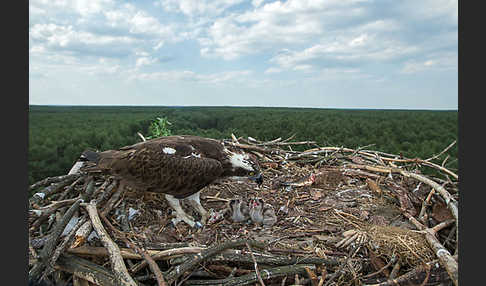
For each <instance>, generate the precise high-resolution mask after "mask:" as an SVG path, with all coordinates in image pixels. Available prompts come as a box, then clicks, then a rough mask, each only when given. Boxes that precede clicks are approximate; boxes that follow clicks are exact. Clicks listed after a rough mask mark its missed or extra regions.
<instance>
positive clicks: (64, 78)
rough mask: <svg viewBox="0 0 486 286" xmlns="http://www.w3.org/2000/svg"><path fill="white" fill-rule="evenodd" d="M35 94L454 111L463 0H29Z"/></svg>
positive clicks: (48, 98) (32, 100) (70, 99)
mask: <svg viewBox="0 0 486 286" xmlns="http://www.w3.org/2000/svg"><path fill="white" fill-rule="evenodd" d="M29 104H42V105H44V104H46V105H54V104H55V105H57V104H59V105H162V106H285V107H318V108H373V109H374V108H377V109H457V108H458V1H457V0H455V1H454V0H452V1H450V0H420V1H419V0H406V1H393V0H287V1H266V0H213V1H207V0H156V1H145V0H138V1H115V0H89V1H86V0H71V1H68V0H30V1H29Z"/></svg>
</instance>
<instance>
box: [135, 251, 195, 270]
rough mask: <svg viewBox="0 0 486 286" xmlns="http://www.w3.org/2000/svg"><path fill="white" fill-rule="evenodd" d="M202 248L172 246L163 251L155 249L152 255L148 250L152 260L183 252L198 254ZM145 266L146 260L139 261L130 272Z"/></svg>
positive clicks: (170, 256)
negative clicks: (172, 247)
mask: <svg viewBox="0 0 486 286" xmlns="http://www.w3.org/2000/svg"><path fill="white" fill-rule="evenodd" d="M203 250H204V248H201V247H180V248H174V249H167V250H163V251H156V252H154V254H153V255H152V254H151V252H153V251H150V250H149V254H150V255H151V256H152V259H153V260H168V259H171V258H174V257H179V256H182V255H184V254H198V253H201V251H203ZM145 266H147V261H141V262H139V263H138V264H135V265H134V266H133V267H132V268H131V269H130V272H132V273H137V272H138V271H140V270H141V269H143V268H144V267H145Z"/></svg>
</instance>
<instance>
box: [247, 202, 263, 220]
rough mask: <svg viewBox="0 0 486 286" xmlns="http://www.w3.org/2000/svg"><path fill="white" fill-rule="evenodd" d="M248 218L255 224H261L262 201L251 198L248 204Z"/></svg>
mask: <svg viewBox="0 0 486 286" xmlns="http://www.w3.org/2000/svg"><path fill="white" fill-rule="evenodd" d="M249 207H250V218H251V221H252V222H254V223H256V224H262V223H263V199H261V198H252V199H250V202H249Z"/></svg>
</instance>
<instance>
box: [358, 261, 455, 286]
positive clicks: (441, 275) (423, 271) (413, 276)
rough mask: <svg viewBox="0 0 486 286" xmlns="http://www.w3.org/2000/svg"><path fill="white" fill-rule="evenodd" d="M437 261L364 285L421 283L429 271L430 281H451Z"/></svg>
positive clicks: (386, 285)
mask: <svg viewBox="0 0 486 286" xmlns="http://www.w3.org/2000/svg"><path fill="white" fill-rule="evenodd" d="M437 262H438V261H437V260H432V261H430V262H427V263H426V264H425V265H420V266H417V267H416V268H414V269H412V270H410V271H409V272H407V273H405V274H403V275H402V276H400V277H397V278H394V279H388V280H386V281H384V282H381V283H376V284H364V285H363V286H396V285H419V284H420V283H422V282H423V281H424V280H425V279H427V272H429V273H430V274H429V275H430V278H429V282H434V283H438V282H448V281H450V278H449V277H448V275H447V272H446V271H445V269H444V268H443V267H441V265H440V264H439V263H437Z"/></svg>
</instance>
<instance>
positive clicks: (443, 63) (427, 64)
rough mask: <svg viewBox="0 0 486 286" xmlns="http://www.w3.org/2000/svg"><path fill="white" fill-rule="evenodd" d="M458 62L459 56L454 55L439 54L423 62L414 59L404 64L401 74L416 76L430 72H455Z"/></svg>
mask: <svg viewBox="0 0 486 286" xmlns="http://www.w3.org/2000/svg"><path fill="white" fill-rule="evenodd" d="M457 60H458V59H457V54H453V53H439V54H435V55H432V56H429V57H428V58H426V59H422V60H417V59H412V60H408V61H406V62H405V63H404V64H403V67H402V69H401V73H404V74H414V73H419V72H425V71H430V70H436V71H444V70H453V69H457Z"/></svg>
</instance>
